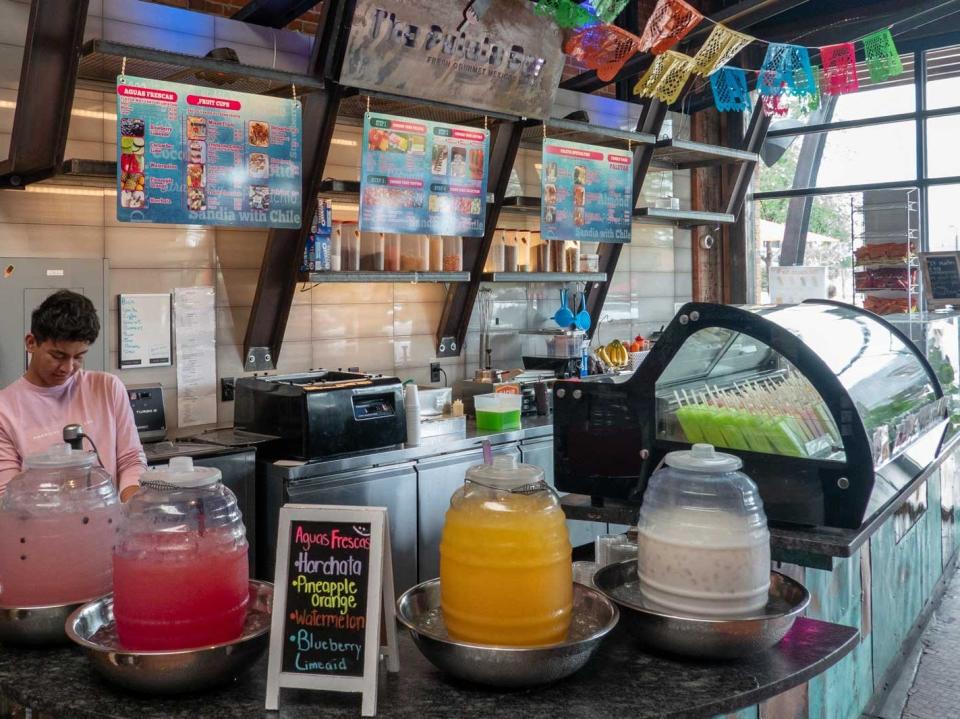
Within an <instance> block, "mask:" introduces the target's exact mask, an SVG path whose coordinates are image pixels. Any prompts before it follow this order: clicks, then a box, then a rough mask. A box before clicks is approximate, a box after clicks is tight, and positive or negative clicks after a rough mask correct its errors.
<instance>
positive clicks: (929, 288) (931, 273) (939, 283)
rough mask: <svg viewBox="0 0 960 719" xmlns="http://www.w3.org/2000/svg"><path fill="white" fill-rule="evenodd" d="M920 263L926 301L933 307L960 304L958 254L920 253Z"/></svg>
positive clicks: (959, 253)
mask: <svg viewBox="0 0 960 719" xmlns="http://www.w3.org/2000/svg"><path fill="white" fill-rule="evenodd" d="M920 263H921V267H922V269H923V283H924V288H925V291H926V295H927V301H928V302H929V303H930V304H931V305H934V306H940V305H956V304H960V252H922V253H921V254H920Z"/></svg>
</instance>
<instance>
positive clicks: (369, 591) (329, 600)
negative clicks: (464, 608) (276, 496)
mask: <svg viewBox="0 0 960 719" xmlns="http://www.w3.org/2000/svg"><path fill="white" fill-rule="evenodd" d="M276 567H277V569H276V576H275V577H274V580H275V581H274V597H273V615H272V624H271V637H270V659H269V664H268V670H267V671H268V675H267V699H266V708H267V709H269V710H276V709H277V708H278V707H279V693H280V688H281V687H295V688H300V689H318V690H326V691H343V692H359V693H361V694H362V695H363V698H362V702H361V713H362V714H363V716H373V715H374V714H375V713H376V701H377V694H376V692H377V675H378V668H379V661H380V655H381V653H385V654H386V656H387V659H388V661H387V669H388V671H393V672H396V671H399V668H400V667H399V658H398V655H397V642H396V624H395V622H394V605H393V563H392V559H391V556H390V540H389V531H388V522H387V510H386V509H385V508H383V507H339V506H319V505H307V504H288V505H286V506H284V507H283V508H282V509H281V510H280V530H279V533H278V536H277V563H276ZM383 634H385V635H386V638H387V646H386V647H381V646H380V638H381V636H382V635H383Z"/></svg>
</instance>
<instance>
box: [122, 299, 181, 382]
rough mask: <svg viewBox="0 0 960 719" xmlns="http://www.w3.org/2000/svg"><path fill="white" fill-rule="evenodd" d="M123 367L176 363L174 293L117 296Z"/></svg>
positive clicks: (161, 365)
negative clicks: (173, 316) (172, 301)
mask: <svg viewBox="0 0 960 719" xmlns="http://www.w3.org/2000/svg"><path fill="white" fill-rule="evenodd" d="M117 314H118V317H119V322H118V323H117V325H118V329H119V332H120V342H119V345H118V353H117V355H118V360H119V363H120V369H135V368H137V367H169V366H170V364H171V363H172V352H171V342H170V336H171V329H172V328H171V326H170V295H169V294H156V295H117Z"/></svg>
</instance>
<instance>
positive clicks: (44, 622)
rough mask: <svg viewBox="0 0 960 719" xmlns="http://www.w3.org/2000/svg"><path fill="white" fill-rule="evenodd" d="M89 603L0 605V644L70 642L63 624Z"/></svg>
mask: <svg viewBox="0 0 960 719" xmlns="http://www.w3.org/2000/svg"><path fill="white" fill-rule="evenodd" d="M85 603H86V602H73V603H71V604H56V605H51V606H48V607H0V644H12V645H15V646H18V647H51V646H57V645H58V644H69V643H70V640H69V639H68V638H67V632H66V630H65V629H64V624H65V623H66V621H67V617H69V616H70V615H71V614H72V613H73V612H74V611H75V610H76V609H77V608H78V607H82V606H83V605H84V604H85Z"/></svg>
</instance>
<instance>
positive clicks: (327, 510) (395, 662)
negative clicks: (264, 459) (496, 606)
mask: <svg viewBox="0 0 960 719" xmlns="http://www.w3.org/2000/svg"><path fill="white" fill-rule="evenodd" d="M296 521H310V522H348V523H356V524H361V523H362V524H366V523H369V524H370V566H369V570H368V575H367V607H366V628H365V630H364V646H365V647H366V648H367V649H366V651H365V652H364V657H363V661H364V666H363V676H362V677H346V676H336V675H328V674H295V673H291V672H283V671H281V669H282V666H283V649H284V640H285V638H286V637H285V632H284V620H285V618H286V613H287V589H288V588H289V586H290V578H289V571H288V570H289V562H290V531H291V526H292V525H293V523H294V522H296ZM377 597H379V598H380V599H379V601H378V600H376V599H375V598H377ZM395 617H396V609H395V606H394V590H393V560H392V552H391V549H390V529H389V520H388V517H387V509H386V507H344V506H337V505H317V504H286V505H284V506H283V507H282V508H281V509H280V526H279V529H278V531H277V554H276V570H275V573H274V590H273V611H272V615H271V623H270V656H269V660H268V664H267V696H266V709H267V710H268V711H277V710H278V709H279V708H280V689H281V688H283V687H289V688H292V689H311V690H314V691H334V692H349V693H360V694H362V699H361V708H360V713H361V716H365V717H367V716H376V713H377V678H378V671H379V665H380V656H381V655H383V656H385V657H386V660H387V671H389V672H398V671H400V656H399V654H398V652H397V623H396V618H395ZM384 635H385V637H386V646H381V645H380V639H381V637H383V636H384ZM370 647H375V648H376V650H375V651H371V650H370Z"/></svg>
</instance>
